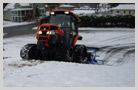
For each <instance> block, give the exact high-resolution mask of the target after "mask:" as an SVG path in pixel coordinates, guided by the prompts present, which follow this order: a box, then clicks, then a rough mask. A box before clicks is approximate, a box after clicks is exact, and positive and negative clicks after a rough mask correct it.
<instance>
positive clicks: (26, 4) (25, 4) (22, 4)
mask: <svg viewBox="0 0 138 90" xmlns="http://www.w3.org/2000/svg"><path fill="white" fill-rule="evenodd" d="M19 4H20V5H21V6H30V4H29V3H19Z"/></svg>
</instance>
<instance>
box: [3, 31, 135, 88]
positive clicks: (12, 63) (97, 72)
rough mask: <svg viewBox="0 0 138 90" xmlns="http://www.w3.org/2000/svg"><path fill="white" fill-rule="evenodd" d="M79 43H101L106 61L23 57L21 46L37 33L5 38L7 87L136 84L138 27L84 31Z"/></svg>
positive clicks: (92, 44)
mask: <svg viewBox="0 0 138 90" xmlns="http://www.w3.org/2000/svg"><path fill="white" fill-rule="evenodd" d="M80 35H82V36H83V37H84V38H83V40H82V41H78V42H77V43H78V44H85V45H87V46H90V47H99V48H100V50H99V51H98V55H100V58H99V59H104V60H105V64H104V65H92V64H77V63H68V62H58V61H39V60H37V61H35V60H30V61H29V60H22V59H21V58H20V49H21V48H22V47H23V46H24V45H25V44H27V43H36V38H35V35H27V36H20V37H12V38H4V40H3V44H4V51H3V55H4V56H3V66H4V67H3V71H4V72H3V86H4V87H50V86H52V87H56V86H57V87H108V86H109V87H113V86H115V87H134V86H135V31H134V29H132V30H131V29H129V30H125V31H122V30H121V31H119V30H111V31H109V30H107V31H106V30H103V31H102V30H99V31H95V30H93V31H86V32H84V31H81V32H80Z"/></svg>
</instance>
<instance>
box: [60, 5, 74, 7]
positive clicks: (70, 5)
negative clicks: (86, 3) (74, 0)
mask: <svg viewBox="0 0 138 90" xmlns="http://www.w3.org/2000/svg"><path fill="white" fill-rule="evenodd" d="M59 7H75V6H73V5H60V6H59Z"/></svg>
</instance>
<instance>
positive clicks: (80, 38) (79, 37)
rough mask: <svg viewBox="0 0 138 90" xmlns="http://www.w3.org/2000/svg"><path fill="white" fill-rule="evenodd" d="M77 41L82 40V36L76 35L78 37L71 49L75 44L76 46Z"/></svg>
mask: <svg viewBox="0 0 138 90" xmlns="http://www.w3.org/2000/svg"><path fill="white" fill-rule="evenodd" d="M77 40H82V36H80V35H78V36H76V37H75V39H74V43H73V47H75V44H76V42H77Z"/></svg>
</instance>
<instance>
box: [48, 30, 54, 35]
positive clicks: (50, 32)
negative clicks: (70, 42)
mask: <svg viewBox="0 0 138 90" xmlns="http://www.w3.org/2000/svg"><path fill="white" fill-rule="evenodd" d="M47 34H51V35H54V34H55V32H54V31H47Z"/></svg>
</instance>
